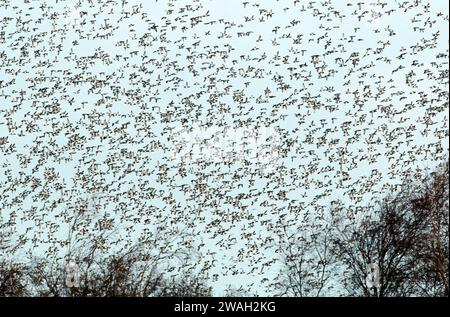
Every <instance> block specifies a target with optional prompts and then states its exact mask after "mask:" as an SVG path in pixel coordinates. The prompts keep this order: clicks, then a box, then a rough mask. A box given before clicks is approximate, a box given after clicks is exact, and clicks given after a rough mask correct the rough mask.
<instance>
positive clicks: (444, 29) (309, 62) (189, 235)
mask: <svg viewBox="0 0 450 317" xmlns="http://www.w3.org/2000/svg"><path fill="white" fill-rule="evenodd" d="M438 3H440V1H425V0H411V1H403V0H398V1H388V0H384V2H383V1H381V0H364V1H363V0H359V1H352V0H346V1H341V0H336V1H332V0H317V1H302V0H289V1H288V0H279V1H258V0H248V1H234V0H233V1H219V0H215V1H213V0H180V1H174V0H172V1H132V0H86V1H78V2H75V1H57V0H56V1H32V0H27V1H24V2H23V3H21V4H18V3H17V2H16V1H14V0H0V229H2V230H10V231H11V232H12V235H11V239H13V240H14V242H15V245H19V246H20V247H18V248H17V249H15V251H17V252H22V251H21V250H27V253H26V254H27V255H31V254H36V253H39V252H40V253H41V254H46V255H49V254H52V253H54V252H59V251H61V249H62V246H64V245H65V239H66V233H67V230H68V229H67V227H68V224H70V223H71V221H72V220H73V217H74V215H75V212H74V211H76V210H77V209H76V208H78V207H77V206H79V205H80V202H83V201H86V200H90V198H89V197H91V195H95V197H96V199H95V206H96V208H92V210H93V213H97V214H96V217H97V218H99V219H97V218H96V219H97V220H96V221H92V219H94V216H92V217H88V218H87V219H89V220H86V221H85V222H83V225H82V226H78V227H77V228H76V231H77V232H78V234H80V235H82V236H86V237H93V236H95V233H96V232H97V231H98V230H99V228H104V227H102V224H103V225H104V226H107V224H108V223H109V224H110V223H114V224H115V225H116V226H118V227H120V230H117V232H115V237H116V240H115V241H117V242H116V243H118V245H120V246H121V247H126V246H127V245H131V244H133V243H135V242H136V240H141V241H144V240H145V241H148V240H151V239H154V240H155V243H162V242H161V241H163V240H164V239H162V238H161V237H169V238H170V239H166V240H167V241H169V242H167V243H169V244H170V245H166V249H164V250H170V249H176V248H181V247H182V246H189V247H192V248H194V249H195V250H197V251H198V254H199V258H198V261H197V262H196V263H195V265H203V266H204V267H205V268H207V269H208V271H209V272H211V276H212V278H213V280H214V283H215V284H214V285H215V287H216V288H217V289H220V288H221V287H223V286H224V285H226V284H234V285H238V286H244V287H246V288H248V290H249V291H252V292H259V294H264V291H263V290H264V287H263V286H264V285H265V283H270V280H271V278H272V277H273V276H274V274H275V272H276V271H277V270H278V267H277V263H278V257H277V252H275V251H276V245H277V236H278V234H279V232H280V230H283V228H290V229H291V230H296V229H298V228H302V227H308V228H310V230H313V231H314V230H320V228H321V226H323V224H324V223H326V221H327V211H328V208H329V206H330V205H331V204H333V203H334V202H336V201H340V202H342V204H343V206H345V210H343V211H342V212H343V213H345V214H346V215H347V216H348V217H350V218H352V219H356V218H357V217H358V215H359V214H362V213H365V212H367V210H369V209H370V208H373V206H374V205H375V203H376V200H377V199H379V198H380V197H382V196H383V195H384V193H386V192H389V191H392V190H395V188H396V186H398V185H399V184H400V183H401V181H402V180H403V179H404V178H406V177H414V176H415V175H416V174H417V173H418V172H419V171H421V170H423V169H424V168H427V167H431V166H432V165H433V164H437V163H438V162H440V160H441V159H442V158H443V157H445V156H446V155H447V153H448V113H447V112H448V97H449V95H448V75H449V68H448V58H449V55H448V19H449V15H448V4H445V3H444V2H442V3H440V4H438ZM194 122H195V123H198V124H200V125H201V126H202V127H203V128H204V130H205V131H212V129H214V131H220V132H217V133H216V135H212V136H211V139H210V140H209V141H210V142H209V143H208V144H209V145H207V146H211V144H218V143H220V142H221V141H222V140H221V139H223V138H224V137H225V138H229V139H232V142H231V144H229V145H227V146H226V147H225V148H222V150H223V152H221V153H222V154H224V155H225V156H226V157H227V159H222V158H223V157H222V156H220V159H208V158H207V159H205V157H202V156H201V155H197V156H196V157H192V155H191V156H190V159H187V158H186V157H185V156H181V155H178V153H179V152H180V151H181V150H180V148H179V146H180V142H179V141H180V139H179V137H180V133H174V131H181V130H180V129H183V131H187V134H188V135H189V131H192V130H191V129H192V125H193V123H194ZM265 128H270V129H272V131H275V132H274V133H275V134H276V139H277V142H276V146H274V145H273V142H271V141H273V140H272V138H270V137H267V138H264V139H263V140H262V143H264V144H263V145H264V150H265V151H266V153H267V151H268V153H269V154H270V153H271V152H273V151H276V153H277V155H276V158H275V159H274V160H272V161H270V164H272V165H271V166H272V167H273V168H271V169H264V168H261V162H260V161H259V160H255V159H254V156H252V155H250V154H249V152H245V150H244V152H243V153H240V154H241V155H238V153H237V152H238V151H239V149H242V148H243V147H241V146H240V145H242V144H247V143H251V142H254V141H252V140H251V139H250V137H247V136H242V135H241V134H239V136H238V137H233V133H235V131H240V130H239V129H246V131H250V132H251V131H257V130H259V129H265ZM208 129H209V130H208ZM233 131H234V132H233ZM230 135H231V137H230ZM187 139H189V138H187ZM196 142H200V141H199V140H198V139H195V138H191V139H190V140H186V142H183V143H182V144H181V146H182V147H183V149H182V151H183V152H184V154H186V153H187V154H189V153H190V154H192V149H193V147H194V146H195V144H196ZM222 154H221V155H222ZM238 158H239V159H238ZM155 231H157V232H158V235H156V236H155V235H154V233H155ZM156 237H157V238H156ZM175 237H176V238H175ZM172 238H173V239H172ZM161 248H162V247H161ZM274 250H275V251H274Z"/></svg>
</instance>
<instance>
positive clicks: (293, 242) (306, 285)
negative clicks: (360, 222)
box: [272, 225, 334, 297]
mask: <svg viewBox="0 0 450 317" xmlns="http://www.w3.org/2000/svg"><path fill="white" fill-rule="evenodd" d="M331 234H332V230H331V228H330V226H329V225H323V226H316V227H312V226H311V227H307V228H302V229H300V230H298V231H297V232H294V233H288V232H287V230H286V227H284V229H283V230H282V233H281V234H280V237H279V238H280V243H279V248H278V252H279V253H280V256H281V264H282V269H281V271H280V273H279V275H278V277H277V279H276V282H275V283H274V284H273V285H272V286H273V288H274V289H275V290H276V292H277V295H280V296H295V297H304V296H320V295H322V292H323V291H324V290H325V289H326V288H329V287H331V286H329V285H328V282H329V281H330V278H331V277H332V266H333V263H334V261H333V254H332V250H331V247H332V239H331V238H332V237H331Z"/></svg>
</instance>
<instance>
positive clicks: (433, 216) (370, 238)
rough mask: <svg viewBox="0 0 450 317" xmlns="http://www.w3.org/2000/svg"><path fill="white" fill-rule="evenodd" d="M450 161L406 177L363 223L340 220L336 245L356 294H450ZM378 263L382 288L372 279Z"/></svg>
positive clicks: (347, 282) (347, 281)
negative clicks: (425, 174)
mask: <svg viewBox="0 0 450 317" xmlns="http://www.w3.org/2000/svg"><path fill="white" fill-rule="evenodd" d="M447 175H448V163H446V164H445V165H444V167H441V168H439V169H438V170H437V171H436V172H435V173H433V174H432V176H431V177H429V178H426V179H425V181H424V182H421V183H419V184H417V183H416V182H414V181H411V180H409V181H406V182H405V183H404V185H403V186H402V188H401V190H400V191H399V192H397V193H395V194H391V195H390V196H389V197H387V198H386V199H384V200H383V201H382V202H381V203H380V204H379V207H378V209H377V210H375V211H374V214H373V215H371V216H367V217H365V218H364V219H362V220H361V221H360V222H359V223H358V224H351V223H347V222H345V219H337V220H336V221H335V231H336V233H335V239H334V245H335V247H334V248H333V250H334V251H335V255H336V258H337V259H338V260H339V261H340V262H341V263H342V264H343V265H344V267H345V271H344V274H345V276H344V277H343V279H342V281H343V284H344V287H345V288H346V289H347V290H348V292H349V294H350V295H356V296H442V295H444V296H448V239H449V235H448V221H449V216H448V176H447ZM371 266H375V267H376V268H377V271H378V272H377V274H378V275H379V281H378V282H379V285H377V286H378V287H373V285H372V283H368V282H367V278H368V275H369V274H370V272H369V270H370V267H371Z"/></svg>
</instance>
